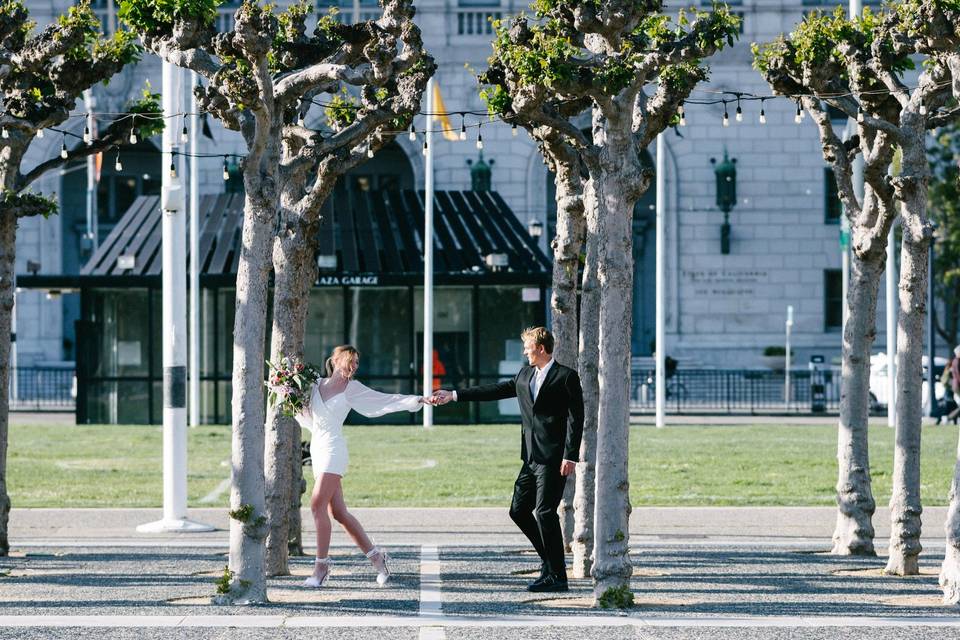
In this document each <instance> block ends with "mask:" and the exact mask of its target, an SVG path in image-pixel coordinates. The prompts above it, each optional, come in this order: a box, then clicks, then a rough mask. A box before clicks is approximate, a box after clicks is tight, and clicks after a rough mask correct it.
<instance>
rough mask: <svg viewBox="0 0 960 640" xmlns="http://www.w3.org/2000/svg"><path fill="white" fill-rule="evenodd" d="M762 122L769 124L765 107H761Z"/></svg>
mask: <svg viewBox="0 0 960 640" xmlns="http://www.w3.org/2000/svg"><path fill="white" fill-rule="evenodd" d="M760 124H767V114H766V113H764V111H763V107H760Z"/></svg>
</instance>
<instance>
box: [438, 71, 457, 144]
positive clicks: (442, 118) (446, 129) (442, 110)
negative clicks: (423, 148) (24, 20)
mask: <svg viewBox="0 0 960 640" xmlns="http://www.w3.org/2000/svg"><path fill="white" fill-rule="evenodd" d="M433 112H434V113H435V114H437V115H435V116H434V118H436V120H437V122H439V123H440V128H441V129H442V130H443V137H444V138H445V139H446V140H459V139H460V136H458V135H457V132H456V131H454V130H453V125H451V124H450V115H449V114H448V113H447V107H446V106H445V105H444V104H443V98H442V97H441V96H440V85H439V84H438V83H437V81H436V80H434V81H433Z"/></svg>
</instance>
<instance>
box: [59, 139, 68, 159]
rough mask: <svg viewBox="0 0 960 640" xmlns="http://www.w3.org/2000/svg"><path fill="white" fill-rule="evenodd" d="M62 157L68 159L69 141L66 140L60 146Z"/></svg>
mask: <svg viewBox="0 0 960 640" xmlns="http://www.w3.org/2000/svg"><path fill="white" fill-rule="evenodd" d="M60 157H61V158H63V159H64V160H66V159H67V143H66V142H64V143H63V144H62V145H61V146H60Z"/></svg>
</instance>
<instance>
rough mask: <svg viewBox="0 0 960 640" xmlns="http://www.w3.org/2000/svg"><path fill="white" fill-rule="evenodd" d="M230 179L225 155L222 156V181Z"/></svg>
mask: <svg viewBox="0 0 960 640" xmlns="http://www.w3.org/2000/svg"><path fill="white" fill-rule="evenodd" d="M229 179H230V165H228V164H227V156H223V181H224V182H226V181H227V180H229Z"/></svg>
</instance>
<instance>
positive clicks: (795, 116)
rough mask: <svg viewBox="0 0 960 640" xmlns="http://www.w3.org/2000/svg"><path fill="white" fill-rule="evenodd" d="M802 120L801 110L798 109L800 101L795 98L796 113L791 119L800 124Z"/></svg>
mask: <svg viewBox="0 0 960 640" xmlns="http://www.w3.org/2000/svg"><path fill="white" fill-rule="evenodd" d="M802 120H803V111H802V110H801V109H800V101H799V100H797V113H796V115H794V116H793V121H794V122H796V123H797V124H800V122H801V121H802Z"/></svg>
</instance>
